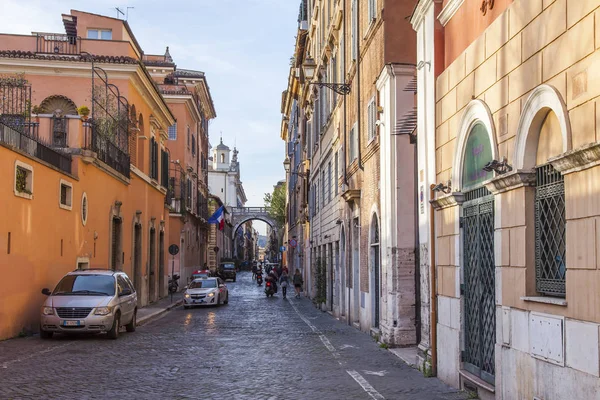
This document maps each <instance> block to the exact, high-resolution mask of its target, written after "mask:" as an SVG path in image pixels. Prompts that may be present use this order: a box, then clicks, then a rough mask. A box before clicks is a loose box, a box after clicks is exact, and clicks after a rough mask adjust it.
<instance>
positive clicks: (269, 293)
mask: <svg viewBox="0 0 600 400" xmlns="http://www.w3.org/2000/svg"><path fill="white" fill-rule="evenodd" d="M265 294H266V295H267V297H269V296H270V297H273V295H274V294H275V287H274V286H273V282H271V281H267V283H265Z"/></svg>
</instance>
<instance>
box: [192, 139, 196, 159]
mask: <svg viewBox="0 0 600 400" xmlns="http://www.w3.org/2000/svg"><path fill="white" fill-rule="evenodd" d="M192 157H196V136H195V135H192Z"/></svg>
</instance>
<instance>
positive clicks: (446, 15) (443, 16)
mask: <svg viewBox="0 0 600 400" xmlns="http://www.w3.org/2000/svg"><path fill="white" fill-rule="evenodd" d="M464 1H465V0H450V1H448V3H447V4H446V7H444V8H443V10H442V12H441V13H440V15H438V16H437V19H438V21H440V23H441V24H442V26H446V24H447V23H448V21H450V19H451V18H452V17H453V16H454V14H456V12H457V11H458V9H459V8H460V6H462V4H463V2H464Z"/></svg>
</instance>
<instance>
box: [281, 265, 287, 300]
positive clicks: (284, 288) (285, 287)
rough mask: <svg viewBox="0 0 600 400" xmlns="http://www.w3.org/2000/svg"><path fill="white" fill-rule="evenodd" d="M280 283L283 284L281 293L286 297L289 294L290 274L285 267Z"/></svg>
mask: <svg viewBox="0 0 600 400" xmlns="http://www.w3.org/2000/svg"><path fill="white" fill-rule="evenodd" d="M279 284H280V285H281V293H282V294H283V298H284V299H285V298H286V294H287V287H288V284H289V278H288V274H287V271H286V270H285V269H284V270H283V273H282V274H281V277H280V278H279Z"/></svg>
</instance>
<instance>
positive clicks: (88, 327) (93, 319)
mask: <svg viewBox="0 0 600 400" xmlns="http://www.w3.org/2000/svg"><path fill="white" fill-rule="evenodd" d="M42 293H43V294H45V295H46V296H48V298H47V299H46V301H45V302H44V305H43V306H42V310H41V322H40V336H41V337H42V338H43V339H50V338H51V337H52V335H53V334H54V333H97V332H106V333H107V335H108V337H109V338H111V339H116V338H117V337H118V336H119V328H120V327H121V326H123V325H125V328H126V329H127V332H134V331H135V326H136V315H137V294H136V292H135V289H134V287H133V284H132V283H131V280H129V277H128V276H127V274H125V273H124V272H120V271H111V270H100V269H87V270H76V271H73V272H69V273H68V274H67V275H65V276H64V277H63V278H62V279H61V280H60V282H59V283H58V285H56V287H55V288H54V290H53V291H52V292H50V290H48V289H47V288H46V289H43V290H42Z"/></svg>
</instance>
